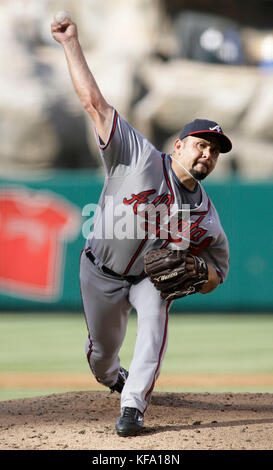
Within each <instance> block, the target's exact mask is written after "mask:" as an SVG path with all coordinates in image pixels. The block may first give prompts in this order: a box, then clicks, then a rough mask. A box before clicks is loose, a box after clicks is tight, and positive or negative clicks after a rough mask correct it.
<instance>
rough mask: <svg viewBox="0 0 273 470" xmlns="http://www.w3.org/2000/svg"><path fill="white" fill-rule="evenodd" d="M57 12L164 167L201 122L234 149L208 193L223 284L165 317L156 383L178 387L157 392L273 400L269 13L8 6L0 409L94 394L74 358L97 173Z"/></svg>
mask: <svg viewBox="0 0 273 470" xmlns="http://www.w3.org/2000/svg"><path fill="white" fill-rule="evenodd" d="M61 9H66V10H69V11H70V12H71V14H72V17H73V19H74V20H75V21H76V22H77V23H78V28H79V34H80V40H81V44H82V46H83V49H84V52H85V54H86V57H87V60H88V63H89V64H90V67H91V69H92V71H93V72H94V75H95V77H96V79H97V81H98V83H99V85H100V88H101V90H102V91H103V93H104V94H105V96H106V98H107V100H108V101H109V102H111V103H112V104H113V106H114V107H116V108H117V109H118V111H119V112H120V113H121V114H122V115H123V116H124V117H125V118H126V119H128V120H129V121H130V122H131V123H132V124H133V125H134V126H135V127H136V128H137V129H138V130H140V131H141V132H142V133H143V134H144V135H146V136H147V137H148V138H149V139H150V140H151V141H152V142H153V143H154V144H155V146H157V147H158V148H160V149H162V151H164V152H169V151H170V150H171V143H172V141H173V140H174V138H175V137H176V136H177V135H178V133H179V131H180V130H181V128H182V127H183V126H184V124H185V123H186V122H188V121H190V120H192V119H194V118H196V117H199V118H202V117H203V118H209V119H212V120H215V121H218V122H219V123H221V125H222V126H223V128H224V130H225V132H226V133H227V134H228V135H229V136H230V137H231V139H232V141H233V144H234V147H233V150H232V152H231V154H230V155H229V156H227V157H223V158H221V159H220V160H219V163H218V165H217V168H216V170H215V172H214V173H213V174H212V175H211V176H210V178H209V181H208V182H205V183H204V186H205V187H206V189H207V190H208V193H209V195H210V196H211V198H212V200H213V202H214V203H215V205H216V207H217V209H218V211H219V214H220V217H221V220H222V224H223V226H224V229H225V231H226V233H227V236H228V238H229V242H230V251H231V253H230V255H231V268H230V274H229V277H228V280H227V281H226V282H225V284H224V285H223V286H221V287H219V288H218V289H217V290H216V291H215V292H213V293H211V294H209V295H207V296H201V295H199V296H198V295H196V296H192V297H189V298H187V299H183V301H176V302H175V303H174V304H173V307H172V315H171V318H170V341H169V348H168V352H167V356H166V360H165V364H164V367H163V371H162V374H163V375H164V374H165V376H169V377H170V376H171V374H174V375H175V374H176V377H178V376H180V374H181V376H184V379H185V380H184V382H183V381H182V379H181V380H180V379H179V380H178V378H177V382H176V384H173V383H172V384H171V380H170V381H169V382H168V385H166V384H165V385H164V386H165V387H168V389H170V390H173V389H175V390H178V389H179V390H199V389H202V390H204V391H205V390H207V391H210V390H249V391H250V390H260V391H273V364H272V352H273V340H272V338H273V335H272V332H273V331H272V330H273V317H272V315H271V314H272V312H273V294H272V265H273V250H272V248H273V247H272V228H273V227H272V189H273V184H272V177H273V114H272V109H273V1H272V0H249V1H246V0H241V1H236V0H232V1H231V0H219V1H218V2H213V1H210V0H202V1H201V0H191V1H187V0H168V1H166V0H165V1H164V0H130V1H126V0H115V2H113V1H111V0H77V1H76V0H63V1H61V0H54V1H53V0H39V1H37V0H1V4H0V26H1V46H0V61H1V71H0V84H1V86H0V113H1V120H0V227H1V230H0V236H1V244H0V352H1V355H0V399H2V400H3V399H5V400H6V399H12V398H15V397H24V396H29V395H35V394H37V395H40V394H42V393H49V392H50V393H53V391H58V390H73V389H76V388H80V389H83V388H84V387H86V388H88V387H89V388H90V387H91V386H92V387H95V386H96V387H99V385H98V384H95V383H94V382H92V378H91V377H90V376H89V371H88V370H87V364H86V363H85V358H84V353H83V350H84V341H85V335H86V328H85V323H84V320H83V316H82V313H81V298H80V291H79V282H78V262H79V254H80V251H81V249H82V247H83V244H84V238H83V235H82V226H83V224H84V223H86V222H87V221H88V215H86V213H83V207H85V206H86V204H89V203H96V202H97V201H98V198H99V194H100V191H101V189H102V184H103V169H102V167H101V162H100V159H99V154H98V151H97V149H96V145H95V140H94V133H93V128H92V123H91V121H90V118H89V117H88V116H87V114H86V113H85V111H83V109H82V108H81V105H80V103H79V101H78V99H77V97H76V95H75V93H74V90H73V86H72V83H71V80H70V77H69V74H68V71H67V66H66V62H65V59H64V54H63V51H62V48H61V46H60V45H58V44H57V43H56V42H54V41H53V39H52V38H51V34H50V23H51V22H52V18H53V15H54V14H55V13H56V12H57V11H58V10H61ZM135 321H136V319H135V316H134V315H132V318H131V320H130V323H129V327H128V335H127V338H126V342H125V344H124V347H123V350H122V354H123V356H122V357H123V360H124V365H127V366H128V365H129V362H130V354H131V352H132V349H133V343H134V338H135V331H136V323H135ZM233 373H234V374H235V376H236V377H237V379H238V378H239V377H242V376H244V377H245V381H243V382H242V381H241V382H240V381H239V380H237V381H236V377H235V381H233V379H231V375H232V374H233ZM198 374H200V377H201V379H200V380H199V379H198V378H197V375H198ZM223 374H227V375H228V376H229V378H230V379H229V380H226V381H223V380H222V379H223ZM60 377H62V379H61V380H60ZM87 377H88V378H87ZM88 381H90V386H89V382H88ZM200 384H201V385H202V384H203V386H201V385H200ZM162 387H163V382H162Z"/></svg>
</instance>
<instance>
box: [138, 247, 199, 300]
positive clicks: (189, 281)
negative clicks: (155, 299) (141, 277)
mask: <svg viewBox="0 0 273 470" xmlns="http://www.w3.org/2000/svg"><path fill="white" fill-rule="evenodd" d="M187 257H188V258H192V260H193V261H194V274H193V273H191V272H189V271H188V269H187V267H186V258H187ZM144 269H145V272H146V273H147V274H148V276H149V278H150V280H151V282H152V283H153V284H154V286H155V288H156V289H157V290H159V291H160V293H161V297H162V299H165V300H174V299H178V298H180V297H185V296H186V295H191V294H195V293H196V292H198V291H200V289H202V286H203V285H204V284H205V283H206V282H207V281H208V266H207V263H206V262H205V260H204V259H202V258H199V257H197V256H193V255H190V254H188V253H185V252H183V251H182V250H169V249H167V248H163V249H158V250H152V251H149V252H148V253H146V254H145V256H144Z"/></svg>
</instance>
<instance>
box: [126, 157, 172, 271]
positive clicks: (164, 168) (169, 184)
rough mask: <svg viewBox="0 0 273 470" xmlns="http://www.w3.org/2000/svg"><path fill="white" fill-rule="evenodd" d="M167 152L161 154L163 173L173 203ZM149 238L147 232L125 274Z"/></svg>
mask: <svg viewBox="0 0 273 470" xmlns="http://www.w3.org/2000/svg"><path fill="white" fill-rule="evenodd" d="M165 155H166V154H165V153H164V154H162V155H161V157H162V163H163V173H164V176H165V180H166V183H167V186H168V188H169V190H170V191H171V204H172V203H173V200H174V193H173V190H172V186H171V183H170V181H169V179H168V175H167V171H166V167H165V161H164V157H165ZM148 238H149V234H147V235H146V236H145V238H144V239H143V240H142V241H141V243H140V245H139V247H138V249H137V250H136V252H135V254H134V255H133V257H132V259H131V261H130V263H129V264H128V266H127V268H126V269H125V271H124V272H123V275H124V276H125V275H126V274H128V272H129V271H130V269H131V267H132V265H133V264H134V262H135V260H136V258H137V257H138V255H139V253H140V252H141V250H142V248H143V246H144V245H145V243H146V242H147V240H148Z"/></svg>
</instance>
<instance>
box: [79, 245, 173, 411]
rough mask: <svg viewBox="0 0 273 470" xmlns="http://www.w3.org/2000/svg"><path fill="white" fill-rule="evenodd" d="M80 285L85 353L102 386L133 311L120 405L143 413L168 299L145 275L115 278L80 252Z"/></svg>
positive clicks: (111, 376) (164, 336) (113, 377)
mask: <svg viewBox="0 0 273 470" xmlns="http://www.w3.org/2000/svg"><path fill="white" fill-rule="evenodd" d="M80 286H81V295H82V301H83V308H84V314H85V319H86V324H87V329H88V333H89V334H88V339H87V341H86V346H85V352H86V355H87V359H88V363H89V366H90V369H91V371H92V373H93V375H94V376H95V377H96V379H97V381H98V382H100V383H101V384H103V385H106V386H108V387H111V386H113V385H114V384H115V383H116V381H117V376H118V371H119V367H120V359H119V351H120V348H121V346H122V343H123V340H124V337H125V334H126V327H127V322H128V317H129V314H130V311H131V310H132V307H134V308H135V310H136V312H137V318H138V328H137V337H136V343H135V348H134V354H133V358H132V361H131V364H130V368H129V377H128V379H127V381H126V383H125V386H124V388H123V391H122V394H121V408H122V407H124V406H129V407H132V408H137V409H138V410H139V411H141V412H142V413H143V412H144V411H145V410H146V408H147V405H148V403H149V402H150V399H151V394H152V391H153V388H154V384H155V381H156V379H157V377H158V376H159V373H160V370H161V366H162V361H163V358H164V355H165V352H166V348H167V341H168V310H169V307H170V303H167V302H166V301H164V300H162V299H161V297H160V294H159V292H158V291H157V290H156V289H155V288H154V286H153V284H152V283H151V282H150V281H149V279H148V278H145V279H143V280H142V281H140V282H138V283H137V284H130V283H128V282H127V281H125V280H120V279H116V278H114V277H113V276H109V275H108V274H105V273H104V272H102V271H101V269H100V268H99V267H98V266H95V265H94V264H93V263H92V262H91V261H90V260H89V259H88V258H87V256H86V254H85V252H84V251H83V252H82V254H81V258H80Z"/></svg>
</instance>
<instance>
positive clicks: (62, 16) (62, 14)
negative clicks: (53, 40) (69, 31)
mask: <svg viewBox="0 0 273 470" xmlns="http://www.w3.org/2000/svg"><path fill="white" fill-rule="evenodd" d="M71 19H72V18H71V15H70V13H69V11H66V10H61V11H58V13H56V15H55V16H54V20H55V21H56V22H57V23H62V22H63V21H64V20H71Z"/></svg>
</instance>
